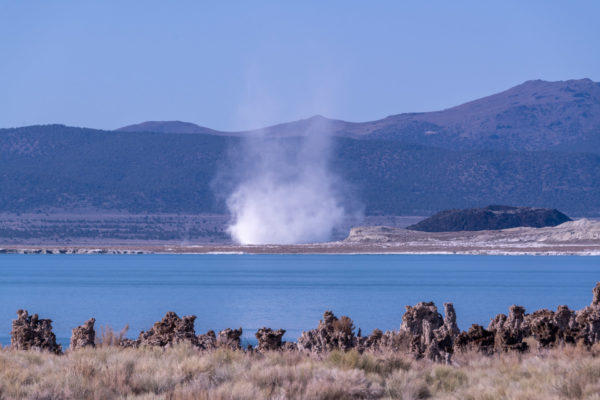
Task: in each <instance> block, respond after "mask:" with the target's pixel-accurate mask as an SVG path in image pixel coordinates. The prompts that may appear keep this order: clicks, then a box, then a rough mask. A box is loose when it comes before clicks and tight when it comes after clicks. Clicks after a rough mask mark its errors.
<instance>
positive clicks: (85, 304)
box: [0, 254, 600, 347]
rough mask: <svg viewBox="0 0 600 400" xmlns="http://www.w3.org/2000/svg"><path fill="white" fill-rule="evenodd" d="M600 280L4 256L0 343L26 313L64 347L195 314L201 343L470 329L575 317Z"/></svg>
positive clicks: (226, 258)
mask: <svg viewBox="0 0 600 400" xmlns="http://www.w3.org/2000/svg"><path fill="white" fill-rule="evenodd" d="M597 281H600V258H598V257H577V256H461V255H17V254H14V255H13V254H8V255H0V343H2V344H3V345H5V344H8V343H10V329H11V320H13V319H14V318H16V310H17V309H19V308H24V309H27V310H29V312H30V313H31V314H33V313H38V314H39V315H40V318H50V319H52V320H53V326H54V332H55V333H56V335H57V337H58V339H59V341H60V342H61V343H63V347H66V346H67V345H68V342H69V337H70V335H71V329H72V328H74V327H76V326H78V325H80V324H81V323H83V322H84V321H85V320H87V319H88V318H90V317H95V318H96V321H97V322H96V329H97V330H99V328H100V326H104V325H109V326H111V327H113V328H114V329H115V330H120V329H121V328H122V327H123V326H125V325H126V324H129V327H130V329H129V333H128V336H129V337H132V338H133V337H137V335H138V334H139V332H140V330H146V329H148V328H150V327H151V326H152V324H153V323H154V322H155V321H157V320H160V319H161V318H162V317H163V315H164V314H165V313H166V312H167V311H171V310H172V311H175V312H176V313H177V314H178V315H180V316H182V315H189V314H194V315H196V316H197V317H198V318H197V320H196V332H197V333H198V334H199V333H204V332H206V331H207V330H209V329H213V330H215V331H218V330H220V329H224V328H228V327H231V328H237V327H240V326H241V327H243V329H244V335H243V337H244V339H245V341H247V342H249V343H254V342H255V340H254V332H255V331H256V330H257V329H258V328H260V327H262V326H267V327H271V328H274V329H278V328H284V329H286V330H287V333H286V335H285V337H284V338H286V339H289V340H295V339H296V338H297V337H298V336H300V333H301V332H302V331H303V330H308V329H312V328H314V327H316V326H317V324H318V321H319V319H320V318H321V317H322V315H323V311H325V310H328V309H331V310H333V311H334V313H335V314H336V315H338V316H340V315H348V316H350V317H351V318H352V319H353V320H354V323H355V325H356V327H357V328H358V327H360V328H362V331H363V333H365V334H366V333H370V332H371V331H372V330H373V328H379V329H382V330H388V329H397V328H399V326H400V323H401V321H402V314H403V313H404V306H405V305H413V304H415V303H417V302H419V301H434V302H435V303H436V305H438V308H439V309H440V311H441V312H442V313H443V303H444V302H448V301H450V302H453V303H454V305H455V308H456V312H457V317H458V324H459V327H460V328H461V329H462V330H466V329H468V327H469V326H470V325H471V324H472V323H478V324H482V325H484V326H487V324H488V322H489V320H490V319H491V318H492V317H493V316H494V315H496V314H498V313H507V311H508V307H509V306H510V305H512V304H520V305H523V306H525V307H526V309H527V311H528V312H530V311H533V310H535V309H538V308H551V309H555V308H556V307H557V306H558V305H560V304H566V305H568V306H569V307H571V308H574V309H579V308H581V307H584V306H585V305H588V304H589V303H590V302H591V299H592V288H593V287H594V285H595V283H596V282H597Z"/></svg>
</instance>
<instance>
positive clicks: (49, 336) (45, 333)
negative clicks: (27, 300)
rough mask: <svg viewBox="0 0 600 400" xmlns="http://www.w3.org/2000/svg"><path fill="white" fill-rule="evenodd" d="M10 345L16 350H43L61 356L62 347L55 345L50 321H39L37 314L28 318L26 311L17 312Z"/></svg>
mask: <svg viewBox="0 0 600 400" xmlns="http://www.w3.org/2000/svg"><path fill="white" fill-rule="evenodd" d="M10 345H11V347H12V348H13V349H16V350H30V349H34V350H44V351H50V352H52V353H56V354H61V353H62V347H61V345H59V344H57V343H56V336H55V335H54V333H53V332H52V320H50V319H40V318H39V317H38V315H37V314H33V315H32V316H29V313H28V312H27V310H18V311H17V319H15V320H13V322H12V330H11V332H10Z"/></svg>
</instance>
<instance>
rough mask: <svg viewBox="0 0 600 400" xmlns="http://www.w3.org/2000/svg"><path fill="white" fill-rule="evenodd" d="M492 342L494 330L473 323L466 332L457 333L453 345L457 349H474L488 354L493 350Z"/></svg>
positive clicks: (493, 341)
mask: <svg viewBox="0 0 600 400" xmlns="http://www.w3.org/2000/svg"><path fill="white" fill-rule="evenodd" d="M494 344H495V336H494V332H490V331H488V330H486V329H484V327H483V326H481V325H478V324H473V325H471V327H470V328H469V330H468V331H467V332H461V333H460V334H459V335H458V337H457V338H456V343H455V347H456V350H459V351H476V352H478V353H482V354H486V355H489V354H492V353H493V352H494Z"/></svg>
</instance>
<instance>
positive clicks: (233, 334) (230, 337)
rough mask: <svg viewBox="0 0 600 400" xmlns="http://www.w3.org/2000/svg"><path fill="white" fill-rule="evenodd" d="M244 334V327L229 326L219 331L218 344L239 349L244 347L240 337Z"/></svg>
mask: <svg viewBox="0 0 600 400" xmlns="http://www.w3.org/2000/svg"><path fill="white" fill-rule="evenodd" d="M241 336H242V328H240V329H231V328H227V329H224V330H222V331H221V332H219V336H217V346H218V347H225V348H229V349H232V350H239V349H241V348H242V345H241V340H240V337H241Z"/></svg>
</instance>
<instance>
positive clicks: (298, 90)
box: [0, 0, 600, 130]
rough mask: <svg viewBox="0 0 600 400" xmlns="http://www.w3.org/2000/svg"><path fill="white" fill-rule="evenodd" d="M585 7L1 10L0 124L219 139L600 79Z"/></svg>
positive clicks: (598, 4) (249, 4) (254, 4)
mask: <svg viewBox="0 0 600 400" xmlns="http://www.w3.org/2000/svg"><path fill="white" fill-rule="evenodd" d="M599 16H600V1H520V0H519V1H497V2H491V1H472V2H466V1H413V2H404V1H370V2H367V1H364V2H354V1H297V2H293V3H292V2H288V1H273V2H267V1H239V2H234V1H215V2H208V1H204V2H200V1H148V0H144V1H123V0H118V1H107V0H103V1H79V0H78V1H47V0H44V1H17V0H0V57H1V58H0V107H1V109H0V127H11V126H22V125H30V124H43V123H64V124H67V125H74V126H86V127H94V128H105V129H113V128H117V127H120V126H123V125H127V124H131V123H136V122H141V121H145V120H175V119H177V120H183V121H190V122H195V123H198V124H200V125H204V126H209V127H212V128H215V129H223V130H234V129H243V128H254V127H259V126H261V125H267V124H272V123H278V122H284V121H290V120H295V119H299V118H305V117H308V116H311V115H314V114H323V115H325V116H328V117H332V118H339V119H345V120H350V121H365V120H373V119H378V118H382V117H385V116H387V115H390V114H397V113H401V112H412V111H430V110H437V109H443V108H447V107H450V106H453V105H457V104H459V103H462V102H465V101H469V100H472V99H475V98H477V97H482V96H485V95H488V94H492V93H494V92H498V91H501V90H504V89H507V88H509V87H511V86H514V85H516V84H519V83H521V82H523V81H525V80H528V79H538V78H540V79H545V80H565V79H573V78H584V77H587V78H591V79H593V80H595V81H599V80H600V23H599V22H598V17H599Z"/></svg>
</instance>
